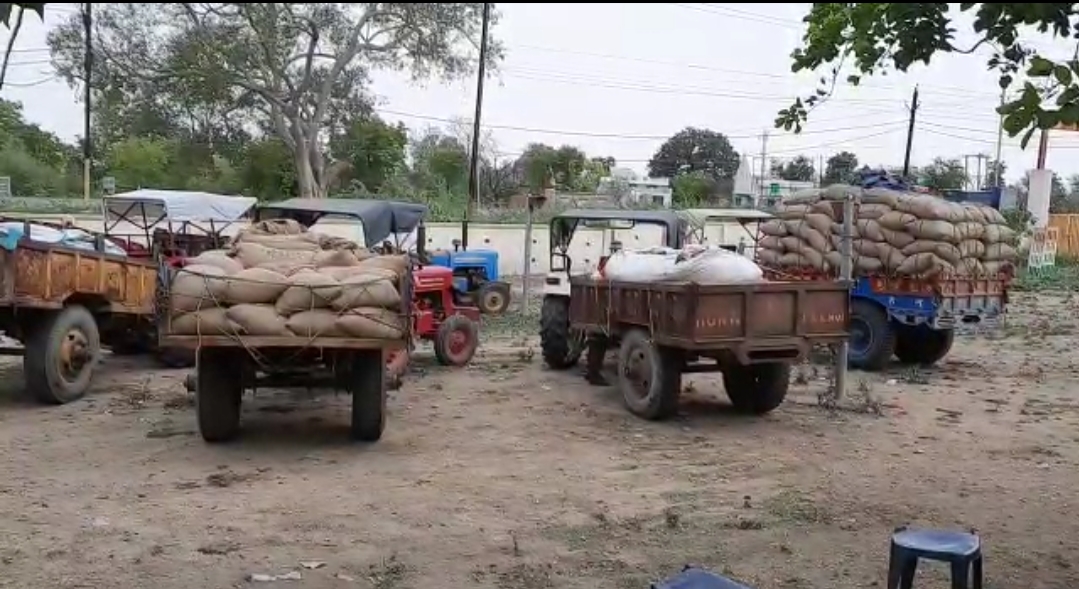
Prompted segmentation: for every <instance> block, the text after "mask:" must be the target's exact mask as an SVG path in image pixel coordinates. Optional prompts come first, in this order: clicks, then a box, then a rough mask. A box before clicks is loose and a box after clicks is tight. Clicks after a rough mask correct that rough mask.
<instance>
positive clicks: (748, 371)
mask: <svg viewBox="0 0 1079 589" xmlns="http://www.w3.org/2000/svg"><path fill="white" fill-rule="evenodd" d="M790 382H791V365H790V364H788V363H786V362H769V363H764V364H750V365H748V366H744V365H741V364H737V365H732V366H727V367H724V368H723V388H724V389H726V390H727V398H728V399H730V400H731V405H734V408H735V410H737V411H739V412H741V413H748V414H751V415H764V414H765V413H770V412H771V411H773V410H774V409H776V408H777V407H779V406H780V405H782V404H783V400H784V399H786V398H787V389H788V388H789V387H790Z"/></svg>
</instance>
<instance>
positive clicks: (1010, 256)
mask: <svg viewBox="0 0 1079 589" xmlns="http://www.w3.org/2000/svg"><path fill="white" fill-rule="evenodd" d="M1018 256H1019V253H1018V252H1016V251H1015V248H1014V247H1012V246H1010V245H1008V244H1006V243H1003V242H1001V243H993V244H989V245H988V246H986V248H985V254H984V255H983V256H982V259H983V260H985V261H987V262H996V261H1005V262H1009V261H1012V260H1014V259H1016V258H1017V257H1018Z"/></svg>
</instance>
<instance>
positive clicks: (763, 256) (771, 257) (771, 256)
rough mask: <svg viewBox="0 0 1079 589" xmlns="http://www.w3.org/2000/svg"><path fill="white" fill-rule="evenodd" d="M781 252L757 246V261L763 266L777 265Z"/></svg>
mask: <svg viewBox="0 0 1079 589" xmlns="http://www.w3.org/2000/svg"><path fill="white" fill-rule="evenodd" d="M782 256H783V252H780V251H778V250H772V249H761V248H757V263H758V264H762V265H764V266H778V265H779V259H780V258H781V257H782Z"/></svg>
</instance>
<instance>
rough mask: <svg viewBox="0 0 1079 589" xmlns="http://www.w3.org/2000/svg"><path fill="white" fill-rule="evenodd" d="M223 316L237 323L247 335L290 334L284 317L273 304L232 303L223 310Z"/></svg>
mask: <svg viewBox="0 0 1079 589" xmlns="http://www.w3.org/2000/svg"><path fill="white" fill-rule="evenodd" d="M225 316H226V317H228V318H229V319H230V320H231V321H233V322H235V323H236V324H237V325H239V326H240V329H241V330H243V332H244V333H246V334H247V335H284V336H290V335H292V332H291V331H289V329H288V325H287V323H286V321H285V318H284V317H282V316H280V315H278V314H277V311H275V310H274V308H273V305H253V304H247V303H244V304H240V305H233V306H231V307H229V308H228V310H227V311H226V312H225Z"/></svg>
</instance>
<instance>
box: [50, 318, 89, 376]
mask: <svg viewBox="0 0 1079 589" xmlns="http://www.w3.org/2000/svg"><path fill="white" fill-rule="evenodd" d="M57 364H58V368H59V370H58V371H57V372H58V373H59V374H60V377H61V378H63V379H64V381H65V382H68V383H71V382H74V381H76V380H78V379H79V377H80V376H82V374H83V372H84V371H85V370H86V367H87V366H88V365H89V364H90V345H89V338H87V337H86V334H85V333H83V332H82V331H81V330H79V329H72V330H70V331H68V332H67V333H66V334H65V335H64V339H63V341H61V342H60V353H59V354H58V355H57Z"/></svg>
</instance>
